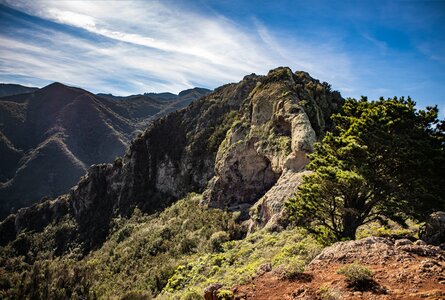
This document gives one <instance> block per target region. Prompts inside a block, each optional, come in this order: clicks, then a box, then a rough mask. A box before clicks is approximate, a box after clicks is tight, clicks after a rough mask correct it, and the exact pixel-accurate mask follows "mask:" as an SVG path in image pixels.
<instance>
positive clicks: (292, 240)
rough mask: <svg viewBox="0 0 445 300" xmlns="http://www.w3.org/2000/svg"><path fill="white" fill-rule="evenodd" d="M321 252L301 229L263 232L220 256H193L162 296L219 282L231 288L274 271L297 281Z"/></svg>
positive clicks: (231, 245) (229, 244) (226, 247)
mask: <svg viewBox="0 0 445 300" xmlns="http://www.w3.org/2000/svg"><path fill="white" fill-rule="evenodd" d="M321 249H322V245H321V244H320V243H319V242H317V241H316V240H315V239H314V238H313V237H311V236H310V235H308V234H307V232H306V231H305V230H303V229H301V228H294V229H289V230H285V231H282V232H279V233H277V232H273V233H271V232H268V231H266V230H260V231H258V232H255V233H253V234H251V235H249V236H247V237H246V238H245V239H242V240H233V241H229V242H226V243H225V244H223V246H222V251H220V252H218V253H207V254H205V255H202V254H195V255H192V256H190V257H189V259H188V260H187V262H186V263H185V264H183V265H180V266H179V267H177V268H176V270H175V272H174V274H173V276H171V277H170V279H169V281H168V284H167V286H166V288H165V289H164V291H163V293H162V295H164V296H166V298H167V299H174V298H175V297H176V296H178V295H181V294H183V293H187V291H188V290H189V289H190V288H191V287H193V288H196V289H198V290H201V291H202V290H204V288H205V287H206V286H207V285H209V284H212V283H216V282H218V283H220V284H222V285H223V287H226V288H230V287H232V286H233V285H235V284H242V283H246V282H248V281H250V280H251V279H252V278H254V277H255V276H257V275H258V274H260V273H262V272H264V270H270V269H271V270H274V271H276V272H277V273H281V274H282V275H283V277H289V278H293V277H295V276H296V275H298V274H300V273H301V272H302V271H303V269H304V266H305V265H306V264H307V263H309V262H310V261H311V260H312V259H313V258H314V257H315V256H316V255H317V254H318V253H319V252H320V251H321Z"/></svg>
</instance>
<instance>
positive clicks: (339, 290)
mask: <svg viewBox="0 0 445 300" xmlns="http://www.w3.org/2000/svg"><path fill="white" fill-rule="evenodd" d="M350 262H351V261H345V262H344V263H338V262H336V261H334V262H328V263H326V264H323V265H315V266H310V267H309V268H308V270H307V272H305V273H304V274H303V275H302V276H301V277H300V278H296V279H295V280H286V279H282V278H280V276H279V275H278V274H276V273H274V272H268V273H264V274H262V275H260V276H258V277H257V278H255V279H254V280H253V281H252V282H250V283H248V284H245V285H238V286H235V287H234V289H233V291H234V294H235V295H236V297H235V299H258V300H263V299H264V300H266V299H267V300H269V299H270V300H272V299H277V300H285V299H315V300H318V299H329V300H331V299H332V300H335V299H366V300H368V299H391V300H392V299H395V300H402V299H403V300H405V299H406V300H413V299H429V300H433V299H434V300H445V272H444V270H445V261H444V260H443V259H442V258H440V259H439V260H437V259H431V258H426V257H424V256H419V255H417V254H410V255H409V257H405V258H404V259H401V258H400V257H398V256H395V257H392V258H390V259H387V260H386V261H385V263H384V264H382V263H379V264H372V263H370V264H367V263H361V264H362V265H364V266H366V267H368V268H369V269H371V270H372V271H373V273H374V275H373V279H374V281H375V285H374V287H373V288H372V290H371V291H369V290H368V291H357V290H354V289H353V288H350V287H348V284H347V283H346V281H345V278H344V276H343V275H340V274H337V270H338V268H340V267H342V266H343V265H345V264H348V263H350ZM321 287H324V288H325V289H328V290H329V291H330V294H331V295H332V297H331V298H329V297H326V296H325V297H322V295H321V294H320V292H319V291H320V288H321Z"/></svg>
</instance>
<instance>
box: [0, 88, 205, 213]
mask: <svg viewBox="0 0 445 300" xmlns="http://www.w3.org/2000/svg"><path fill="white" fill-rule="evenodd" d="M199 95H200V94H199ZM199 95H194V96H196V97H198V96H199ZM140 102H141V101H139V100H138V99H133V98H131V99H128V100H125V101H119V102H117V101H112V100H107V99H103V98H100V97H97V96H95V95H94V94H91V93H90V92H88V91H85V90H82V89H79V88H73V87H68V86H65V85H63V84H60V83H53V84H51V85H48V86H46V87H44V88H42V89H39V90H37V91H34V92H32V93H27V94H20V95H11V96H7V97H3V98H0V137H1V139H0V151H1V152H0V157H1V158H0V160H1V162H2V164H1V168H0V179H1V181H2V182H3V183H2V184H0V218H3V217H5V216H6V215H7V214H8V213H10V212H15V211H16V209H18V208H21V207H24V206H29V205H31V204H33V203H35V202H37V201H39V200H40V199H41V198H42V197H56V196H58V195H60V194H62V193H66V192H67V191H68V190H69V188H70V187H72V186H73V185H74V184H75V183H76V182H77V180H78V178H79V177H80V176H81V175H83V174H84V173H85V171H86V168H87V166H89V165H91V164H94V163H101V162H111V161H113V160H114V158H115V157H116V156H119V155H122V154H123V153H124V152H125V149H126V148H127V146H128V144H129V141H130V140H131V138H132V136H133V134H134V132H135V131H137V130H140V129H141V128H142V127H143V126H146V124H147V123H149V122H150V120H151V119H152V118H154V115H155V114H159V115H162V111H161V110H162V109H164V108H167V107H170V106H171V105H173V103H174V102H171V103H170V102H168V103H167V102H166V103H158V102H157V101H155V100H152V99H144V103H142V104H141V103H140ZM157 104H159V108H158V109H156V110H147V109H144V107H147V106H149V105H151V106H153V105H157ZM56 170H57V171H56Z"/></svg>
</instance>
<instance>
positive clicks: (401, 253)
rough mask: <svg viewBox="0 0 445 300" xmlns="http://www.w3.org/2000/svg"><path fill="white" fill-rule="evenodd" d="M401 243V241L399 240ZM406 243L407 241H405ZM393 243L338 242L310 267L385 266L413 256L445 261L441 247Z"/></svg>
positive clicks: (374, 240) (377, 240)
mask: <svg viewBox="0 0 445 300" xmlns="http://www.w3.org/2000/svg"><path fill="white" fill-rule="evenodd" d="M399 241H400V240H399ZM405 242H406V241H405ZM397 244H398V245H396V244H395V243H393V242H392V241H391V240H390V239H387V238H381V237H368V238H364V239H361V240H357V241H346V242H338V243H335V244H333V245H332V246H330V247H327V248H325V249H323V251H322V252H321V253H320V254H319V255H318V256H316V257H315V258H314V259H313V260H312V261H311V263H310V264H309V266H310V267H315V266H318V267H320V266H321V265H326V264H330V263H351V262H354V261H358V262H360V263H365V264H380V265H384V264H385V262H386V261H387V260H389V259H396V260H397V261H400V262H403V261H405V260H412V259H413V254H415V255H418V256H422V257H429V258H430V259H436V260H439V261H443V260H444V259H445V252H444V251H443V250H441V249H440V248H439V247H436V246H431V245H413V244H412V243H411V244H404V243H403V242H402V243H400V242H399V243H397Z"/></svg>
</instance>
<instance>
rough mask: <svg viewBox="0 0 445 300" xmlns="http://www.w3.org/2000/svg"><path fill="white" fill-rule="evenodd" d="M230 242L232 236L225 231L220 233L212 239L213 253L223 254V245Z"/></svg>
mask: <svg viewBox="0 0 445 300" xmlns="http://www.w3.org/2000/svg"><path fill="white" fill-rule="evenodd" d="M229 240H230V235H229V234H228V233H227V232H225V231H218V232H215V233H214V234H212V236H211V237H210V247H211V248H212V251H213V252H221V251H222V250H223V249H222V244H223V243H225V242H227V241H229Z"/></svg>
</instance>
